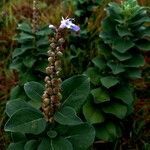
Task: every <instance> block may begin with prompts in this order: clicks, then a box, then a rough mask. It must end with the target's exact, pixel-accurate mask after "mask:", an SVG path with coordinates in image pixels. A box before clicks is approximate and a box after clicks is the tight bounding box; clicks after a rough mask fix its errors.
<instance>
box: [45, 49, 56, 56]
mask: <svg viewBox="0 0 150 150" xmlns="http://www.w3.org/2000/svg"><path fill="white" fill-rule="evenodd" d="M47 53H48V55H49V56H50V57H55V53H54V52H52V51H51V50H49V51H48V52H47Z"/></svg>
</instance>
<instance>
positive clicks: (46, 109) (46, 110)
mask: <svg viewBox="0 0 150 150" xmlns="http://www.w3.org/2000/svg"><path fill="white" fill-rule="evenodd" d="M43 110H44V113H45V114H46V115H48V113H49V110H50V107H49V106H48V107H46V108H44V109H43Z"/></svg>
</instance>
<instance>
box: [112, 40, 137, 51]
mask: <svg viewBox="0 0 150 150" xmlns="http://www.w3.org/2000/svg"><path fill="white" fill-rule="evenodd" d="M133 46H134V43H133V42H132V41H131V40H126V39H123V38H119V39H116V40H115V41H114V42H113V49H115V50H117V51H118V52H120V53H125V52H126V51H128V50H129V49H130V48H132V47H133Z"/></svg>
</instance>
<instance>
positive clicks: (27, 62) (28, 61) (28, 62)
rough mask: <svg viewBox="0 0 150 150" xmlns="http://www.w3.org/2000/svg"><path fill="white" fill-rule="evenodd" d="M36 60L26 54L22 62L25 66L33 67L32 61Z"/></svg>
mask: <svg viewBox="0 0 150 150" xmlns="http://www.w3.org/2000/svg"><path fill="white" fill-rule="evenodd" d="M35 62H36V59H35V58H34V57H32V56H26V57H25V58H24V59H23V63H24V65H25V66H26V67H28V68H31V67H33V65H34V63H35Z"/></svg>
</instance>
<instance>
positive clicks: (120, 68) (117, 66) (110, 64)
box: [107, 61, 125, 75]
mask: <svg viewBox="0 0 150 150" xmlns="http://www.w3.org/2000/svg"><path fill="white" fill-rule="evenodd" d="M107 66H108V67H110V68H111V70H112V72H113V74H115V75H116V74H119V73H122V72H124V71H125V68H124V66H123V65H122V64H119V63H115V62H111V61H109V62H108V63H107Z"/></svg>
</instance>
